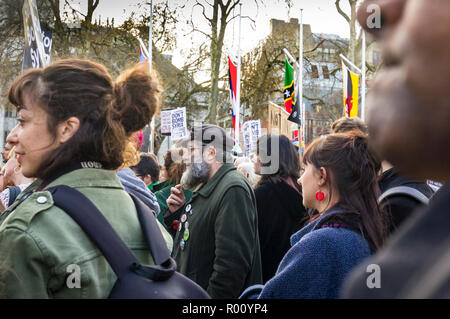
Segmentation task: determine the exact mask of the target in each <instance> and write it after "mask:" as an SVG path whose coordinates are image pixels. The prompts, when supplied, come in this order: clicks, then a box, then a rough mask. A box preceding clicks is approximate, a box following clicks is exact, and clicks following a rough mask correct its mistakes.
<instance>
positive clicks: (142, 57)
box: [139, 45, 147, 63]
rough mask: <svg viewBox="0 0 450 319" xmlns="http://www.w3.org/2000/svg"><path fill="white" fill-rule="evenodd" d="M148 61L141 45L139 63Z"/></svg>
mask: <svg viewBox="0 0 450 319" xmlns="http://www.w3.org/2000/svg"><path fill="white" fill-rule="evenodd" d="M145 61H147V57H146V56H145V54H144V51H143V50H142V46H141V45H139V63H142V62H145Z"/></svg>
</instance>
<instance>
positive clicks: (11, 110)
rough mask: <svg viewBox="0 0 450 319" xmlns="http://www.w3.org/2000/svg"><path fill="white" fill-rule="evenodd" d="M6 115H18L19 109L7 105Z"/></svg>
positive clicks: (13, 116)
mask: <svg viewBox="0 0 450 319" xmlns="http://www.w3.org/2000/svg"><path fill="white" fill-rule="evenodd" d="M5 117H12V118H15V117H17V111H16V108H15V107H11V106H6V107H5Z"/></svg>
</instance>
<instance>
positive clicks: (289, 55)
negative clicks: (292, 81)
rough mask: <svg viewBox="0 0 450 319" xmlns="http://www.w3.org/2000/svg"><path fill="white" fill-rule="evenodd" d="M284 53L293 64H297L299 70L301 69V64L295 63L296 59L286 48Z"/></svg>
mask: <svg viewBox="0 0 450 319" xmlns="http://www.w3.org/2000/svg"><path fill="white" fill-rule="evenodd" d="M283 52H284V54H286V56H287V57H288V58H289V60H291V63H292V64H295V65H296V66H297V68H299V67H300V64H298V62H297V61H295V59H294V57H293V56H292V55H291V54H290V53H289V51H288V50H287V49H286V48H284V49H283Z"/></svg>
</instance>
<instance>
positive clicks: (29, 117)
mask: <svg viewBox="0 0 450 319" xmlns="http://www.w3.org/2000/svg"><path fill="white" fill-rule="evenodd" d="M24 104H25V105H24V106H23V108H22V109H20V111H19V115H18V121H19V124H18V125H17V126H16V128H15V129H14V136H13V137H12V141H13V142H14V145H15V146H16V155H17V161H18V162H19V164H20V165H21V167H22V174H23V175H24V176H25V177H36V176H39V175H38V169H39V167H40V164H41V163H42V161H43V159H44V158H45V157H46V155H47V154H48V153H50V152H52V151H53V150H55V149H56V148H57V147H58V146H59V145H58V143H57V142H56V138H55V137H53V136H52V134H51V133H50V132H49V131H48V128H47V118H48V115H47V113H46V112H45V111H44V110H43V109H42V108H41V107H39V106H37V105H36V104H35V103H33V101H32V100H31V98H30V97H28V96H26V95H25V96H24Z"/></svg>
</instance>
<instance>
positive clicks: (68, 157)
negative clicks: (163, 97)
mask: <svg viewBox="0 0 450 319" xmlns="http://www.w3.org/2000/svg"><path fill="white" fill-rule="evenodd" d="M159 92H160V89H159V86H158V82H157V81H156V80H155V79H154V77H152V76H151V75H150V74H149V72H148V66H147V67H146V66H145V65H138V66H136V67H134V68H131V69H129V70H127V71H126V72H124V73H123V74H122V75H121V76H119V77H118V78H117V79H116V80H115V81H113V79H112V78H111V76H110V74H109V73H108V71H107V70H106V68H105V67H104V66H103V65H101V64H98V63H95V62H92V61H88V60H79V59H66V60H60V61H57V62H55V63H53V64H51V65H49V66H47V67H45V68H41V69H31V70H29V71H26V72H25V73H24V74H22V75H21V76H20V77H19V78H18V79H16V80H15V81H14V83H13V84H12V86H11V88H10V90H9V92H8V98H9V101H10V102H11V103H12V104H13V105H14V106H16V108H17V110H18V114H19V118H18V121H19V126H18V128H17V129H16V130H15V133H14V135H13V136H12V137H11V141H12V144H14V146H15V147H16V154H17V155H18V158H17V160H18V162H19V163H20V165H21V168H22V173H23V175H24V176H26V177H36V178H37V180H36V181H35V182H34V183H32V184H31V185H30V186H29V187H28V188H27V189H25V190H24V191H23V192H22V193H21V195H19V197H18V199H17V200H16V201H15V202H14V204H13V205H11V206H10V207H9V208H8V209H7V210H6V211H5V212H4V213H3V215H2V216H1V217H0V256H2V263H1V265H0V282H2V283H3V285H2V287H1V291H0V297H3V298H45V299H46V298H105V297H107V296H108V295H109V293H110V291H111V289H112V287H113V286H114V284H115V282H116V276H115V275H114V272H113V270H112V268H111V267H110V265H109V264H108V262H107V260H106V259H105V257H104V256H103V254H102V253H101V252H100V251H99V249H98V248H97V247H96V246H95V245H94V243H93V242H92V241H91V239H90V238H89V236H88V235H87V234H86V233H85V232H84V231H83V230H82V228H81V227H80V226H79V225H78V224H77V223H76V222H75V221H74V220H73V219H72V218H71V217H70V216H69V215H68V214H67V213H66V212H65V211H64V210H62V209H61V208H59V207H57V206H55V205H54V201H53V198H52V193H51V192H50V191H49V189H50V188H52V187H53V186H58V185H66V186H69V187H71V188H73V189H76V190H78V191H79V192H80V193H82V194H83V195H84V196H85V197H87V198H88V199H89V200H90V201H91V202H92V203H93V204H94V205H95V206H96V208H97V209H98V210H99V211H100V212H101V214H102V215H103V216H104V217H105V218H106V220H107V221H108V222H109V224H111V226H112V227H113V229H114V230H115V231H116V232H117V234H118V235H119V236H120V237H121V238H122V240H123V241H124V242H125V243H126V245H127V246H128V247H129V248H130V249H131V250H132V251H133V253H134V254H135V255H136V257H137V258H138V259H139V260H140V261H141V262H143V263H148V264H152V263H153V258H152V256H151V253H150V251H149V248H148V246H147V243H146V241H145V238H144V234H143V232H142V229H141V227H140V224H139V221H138V217H137V213H136V207H135V205H134V203H133V200H132V198H131V197H130V196H129V195H128V194H127V193H126V192H125V190H124V189H123V187H122V185H121V183H120V181H119V179H118V177H117V175H116V171H115V170H116V169H118V168H119V167H120V166H121V165H122V164H123V163H124V151H125V146H126V144H127V142H128V141H129V138H130V136H131V135H132V134H133V133H134V132H136V131H138V130H140V129H142V128H143V127H144V126H145V125H146V123H149V122H150V120H151V119H152V117H153V114H154V113H155V112H156V111H157V110H158V105H159V98H158V95H159ZM162 232H163V233H166V234H167V232H166V231H165V230H163V229H162ZM167 235H168V234H167ZM166 238H168V239H170V236H168V237H166ZM167 243H168V244H170V242H169V241H168V242H167ZM71 265H72V266H74V265H75V266H77V267H79V268H78V269H79V274H80V277H79V283H78V285H77V286H76V287H73V286H71V285H69V284H68V282H67V280H68V279H67V277H68V276H69V275H70V274H71V272H70V271H69V269H73V268H68V267H69V266H71Z"/></svg>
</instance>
